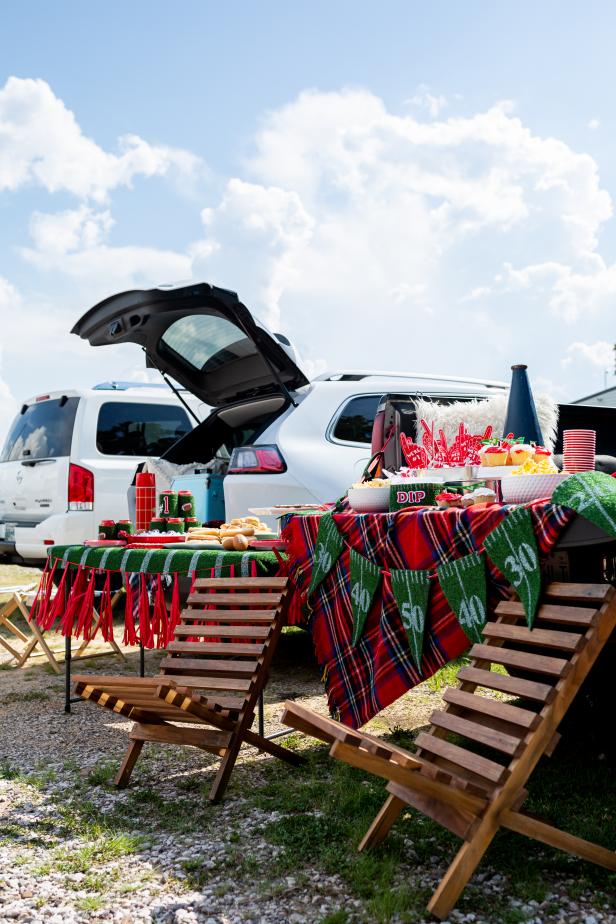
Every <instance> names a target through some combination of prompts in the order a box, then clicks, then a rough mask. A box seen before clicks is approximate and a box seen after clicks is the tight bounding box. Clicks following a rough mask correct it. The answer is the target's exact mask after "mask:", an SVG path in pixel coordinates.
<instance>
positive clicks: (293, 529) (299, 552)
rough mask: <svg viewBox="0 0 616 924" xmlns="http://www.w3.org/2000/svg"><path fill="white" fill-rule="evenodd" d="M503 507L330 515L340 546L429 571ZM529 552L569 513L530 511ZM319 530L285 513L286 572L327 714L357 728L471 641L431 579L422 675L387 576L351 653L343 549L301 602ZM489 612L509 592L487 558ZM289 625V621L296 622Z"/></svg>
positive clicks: (465, 547)
mask: <svg viewBox="0 0 616 924" xmlns="http://www.w3.org/2000/svg"><path fill="white" fill-rule="evenodd" d="M507 509H508V508H507V507H496V506H491V507H484V508H482V509H478V510H473V508H468V509H450V510H436V509H435V508H432V507H427V508H420V509H417V510H408V511H407V510H404V511H399V512H398V513H390V514H387V513H383V514H355V513H350V512H348V513H347V512H343V513H338V514H334V520H335V522H336V526H337V527H338V530H339V531H340V533H341V535H342V536H343V537H344V539H345V542H346V543H347V546H348V548H353V549H355V551H356V552H359V553H360V554H361V555H364V556H365V557H366V558H369V559H370V560H371V561H373V562H374V563H375V564H378V565H379V566H380V567H381V568H382V569H383V570H384V571H385V572H387V571H388V570H389V569H390V568H406V569H417V568H427V569H430V570H433V569H435V568H437V567H438V566H439V565H442V564H444V563H445V562H446V561H452V560H454V559H456V558H460V557H461V556H463V555H467V554H468V553H469V552H473V551H478V550H480V549H481V548H482V546H483V542H484V539H485V537H486V536H487V535H488V533H490V532H491V531H492V530H493V529H494V528H495V527H496V526H498V524H499V523H500V522H501V521H502V520H503V519H504V517H505V516H506V515H507ZM529 510H530V512H531V516H532V520H533V525H534V528H535V536H536V539H537V547H538V549H539V553H540V555H542V556H545V555H546V554H547V553H548V552H549V551H550V550H551V549H552V547H553V546H554V544H555V543H556V541H557V539H558V537H559V535H560V533H561V532H562V530H563V529H564V527H565V526H566V525H567V523H568V522H569V521H570V520H571V518H572V517H573V515H574V514H573V511H571V510H568V509H565V508H563V507H557V506H555V505H553V504H550V503H547V502H545V501H539V502H535V503H533V504H530V505H529ZM318 526H319V517H318V516H291V517H289V518H288V520H287V523H286V526H285V530H284V538H285V539H286V540H287V541H288V543H289V547H288V552H289V575H290V578H291V581H292V582H293V584H294V585H295V588H296V590H297V593H298V595H299V598H300V599H301V600H302V602H303V604H304V619H305V620H306V619H307V620H308V623H309V626H310V630H311V632H312V637H313V640H314V645H315V650H316V654H317V658H318V660H319V663H320V664H321V665H322V667H323V669H324V678H325V684H326V688H327V695H328V700H329V706H330V710H331V712H332V714H334V715H336V716H337V717H338V718H339V719H340V721H342V722H344V723H345V724H346V725H350V726H351V727H353V728H358V727H359V726H361V725H364V724H365V723H366V722H367V721H368V720H369V719H371V718H372V717H373V716H374V715H376V714H377V713H378V712H380V711H381V709H384V708H385V707H386V706H388V705H389V704H390V703H393V702H394V701H395V700H396V699H398V697H400V696H401V695H402V694H403V693H405V692H406V691H407V690H409V689H410V688H411V687H414V686H415V685H416V684H418V683H421V682H422V681H423V680H426V679H427V678H428V677H430V676H431V675H432V674H434V673H435V672H436V671H437V670H439V668H441V667H442V666H443V665H444V664H446V663H447V662H448V661H451V660H452V659H453V658H456V657H458V655H460V654H462V652H463V651H465V649H466V648H468V646H469V641H468V639H467V637H466V635H465V634H464V632H463V631H462V629H461V628H460V625H459V623H458V621H457V619H456V617H455V616H454V614H453V612H452V611H451V609H450V608H449V605H448V603H447V601H446V599H445V596H444V594H443V592H442V591H441V589H440V586H439V584H438V581H437V580H436V578H434V579H433V581H432V588H431V591H430V604H429V610H428V615H427V619H426V630H425V636H424V653H423V659H422V662H421V672H419V671H418V670H417V668H416V667H415V665H414V664H413V662H412V659H411V655H410V649H409V644H408V640H407V637H406V633H405V631H404V628H403V626H402V622H401V620H400V616H399V613H398V609H397V607H396V603H395V600H394V597H393V594H392V590H391V584H390V581H389V578H388V574H387V573H386V574H384V575H383V577H382V578H381V580H382V592H379V590H377V593H376V595H375V599H374V603H373V605H372V608H371V610H370V613H369V614H368V619H367V621H366V626H365V629H364V634H363V637H362V639H361V640H360V641H359V642H358V644H357V645H356V646H355V647H353V646H352V645H351V637H352V631H353V618H352V610H351V598H350V591H351V588H350V574H349V551H348V548H347V549H345V551H343V553H342V555H341V556H340V558H339V559H338V561H337V563H336V565H335V566H334V568H333V569H332V570H331V571H330V573H329V574H328V576H327V577H326V578H325V580H324V581H323V583H322V584H321V586H320V587H318V588H317V590H316V591H315V592H314V593H313V594H312V596H311V598H310V600H309V601H306V599H305V597H306V592H307V590H308V586H309V584H310V577H311V574H312V561H313V555H314V548H315V543H316V537H317V531H318ZM486 573H487V579H488V608H489V610H490V609H492V608H493V607H494V606H495V605H496V604H497V602H498V601H499V600H500V599H503V597H505V596H507V593H508V590H509V585H508V584H507V581H506V580H505V579H504V578H503V576H502V575H501V574H500V572H499V571H498V570H497V569H496V568H495V567H494V565H493V564H492V563H491V562H490V560H489V559H487V558H486ZM293 621H296V620H295V619H294V620H293Z"/></svg>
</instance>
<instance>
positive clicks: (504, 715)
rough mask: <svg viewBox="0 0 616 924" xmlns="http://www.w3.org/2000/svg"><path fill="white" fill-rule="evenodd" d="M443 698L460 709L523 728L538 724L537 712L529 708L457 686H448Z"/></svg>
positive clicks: (533, 726) (534, 726)
mask: <svg viewBox="0 0 616 924" xmlns="http://www.w3.org/2000/svg"><path fill="white" fill-rule="evenodd" d="M443 699H444V701H445V702H446V703H449V705H451V706H458V707H459V708H460V709H464V710H465V711H469V712H471V713H474V714H477V715H480V714H483V715H487V716H493V717H494V718H495V719H500V720H501V721H503V722H508V723H509V724H511V725H519V726H520V728H523V729H525V730H528V729H533V728H536V727H537V725H538V724H539V716H538V714H537V713H536V712H533V711H532V710H531V709H523V708H521V707H520V706H512V705H511V704H510V703H503V702H502V701H501V700H499V699H491V698H490V697H488V696H477V695H475V694H474V693H466V692H465V691H464V690H459V689H458V688H457V687H448V688H447V689H446V690H445V692H444V694H443Z"/></svg>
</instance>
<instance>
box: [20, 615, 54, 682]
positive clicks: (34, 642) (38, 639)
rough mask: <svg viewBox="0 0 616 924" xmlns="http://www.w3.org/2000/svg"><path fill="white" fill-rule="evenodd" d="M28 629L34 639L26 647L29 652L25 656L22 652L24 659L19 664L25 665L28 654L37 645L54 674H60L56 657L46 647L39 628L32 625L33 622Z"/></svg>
mask: <svg viewBox="0 0 616 924" xmlns="http://www.w3.org/2000/svg"><path fill="white" fill-rule="evenodd" d="M30 628H31V630H32V635H33V636H34V638H33V640H32V642H31V643H30V645H29V646H28V648H29V650H28V651H27V654H26V653H25V652H24V657H23V659H22V662H21V664H25V662H26V661H27V659H28V658H29V657H30V654H31V653H32V652H33V651H34V649H35V648H36V646H37V645H40V646H41V648H42V649H43V652H44V654H45V657H46V658H47V660H48V661H49V663H50V665H51V667H52V669H53V670H54V671H55V672H56V674H59V673H60V665H59V664H58V662H57V660H56V657H55V655H54V653H53V651H52V650H51V648H50V647H49V645H48V644H47V642H46V641H45V639H44V637H43V632H42V631H41V629H39V627H38V626H37V625H36V623H34V622H31V623H30ZM21 664H20V665H19V666H20V667H21Z"/></svg>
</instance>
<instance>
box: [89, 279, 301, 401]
mask: <svg viewBox="0 0 616 924" xmlns="http://www.w3.org/2000/svg"><path fill="white" fill-rule="evenodd" d="M72 333H73V334H77V335H78V336H79V337H81V338H82V339H84V340H88V341H89V343H90V344H91V345H92V346H102V345H104V344H112V343H137V344H139V345H140V346H142V347H143V349H144V351H145V353H146V358H147V362H148V365H151V366H154V367H155V368H157V369H159V370H160V371H161V372H163V373H165V374H166V375H169V376H171V377H172V378H173V379H175V381H176V382H178V383H179V384H180V385H182V386H183V387H184V388H187V389H188V390H189V391H190V392H192V394H194V395H196V396H197V397H198V398H200V399H201V400H202V401H204V402H205V403H206V404H209V405H210V406H212V407H215V408H222V407H224V406H226V405H229V404H235V403H236V402H241V401H244V400H246V399H254V398H259V397H265V396H267V395H272V394H283V395H286V396H287V397H290V395H289V393H290V392H293V391H295V390H296V389H298V388H301V387H302V386H304V385H308V384H309V383H308V379H307V378H306V376H305V375H304V373H303V372H302V371H301V370H300V369H299V368H298V366H297V365H296V363H295V361H294V359H293V357H292V355H291V352H292V348H291V347H290V345H289V349H288V350H287V349H285V346H284V345H283V343H282V342H281V341H279V340H277V339H276V337H275V336H274V335H273V334H271V333H269V331H267V330H266V329H265V328H264V327H262V326H261V325H260V324H258V323H257V322H256V321H255V319H254V318H253V317H252V315H251V314H250V312H249V311H248V309H247V308H246V306H245V305H243V304H242V302H240V300H239V299H238V297H237V295H236V294H235V292H230V291H228V290H227V289H219V288H217V287H216V286H211V285H208V284H207V283H205V282H201V283H196V284H194V285H188V286H183V287H181V288H168V289H167V288H161V289H149V290H142V289H135V290H132V291H129V292H121V293H120V294H119V295H112V296H111V297H110V298H107V299H105V300H104V301H102V302H99V304H98V305H95V306H94V308H91V309H90V310H89V311H88V312H86V314H84V315H83V317H82V318H80V320H79V321H77V323H76V324H75V326H74V327H73V330H72Z"/></svg>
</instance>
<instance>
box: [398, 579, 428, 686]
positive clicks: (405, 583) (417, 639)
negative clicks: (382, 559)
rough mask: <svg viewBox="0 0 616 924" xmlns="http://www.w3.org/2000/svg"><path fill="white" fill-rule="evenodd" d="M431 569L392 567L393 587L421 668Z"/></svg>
mask: <svg viewBox="0 0 616 924" xmlns="http://www.w3.org/2000/svg"><path fill="white" fill-rule="evenodd" d="M429 575H430V572H429V571H402V570H398V569H394V568H392V570H391V588H392V590H393V594H394V599H395V601H396V605H397V607H398V612H399V613H400V619H401V620H402V625H403V626H404V631H405V632H406V636H407V638H408V640H409V647H410V649H411V655H412V657H413V661H414V662H415V664H416V665H417V669H418V670H421V655H422V651H423V639H424V631H425V627H426V613H427V611H428V597H429V596H430V577H429Z"/></svg>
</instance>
